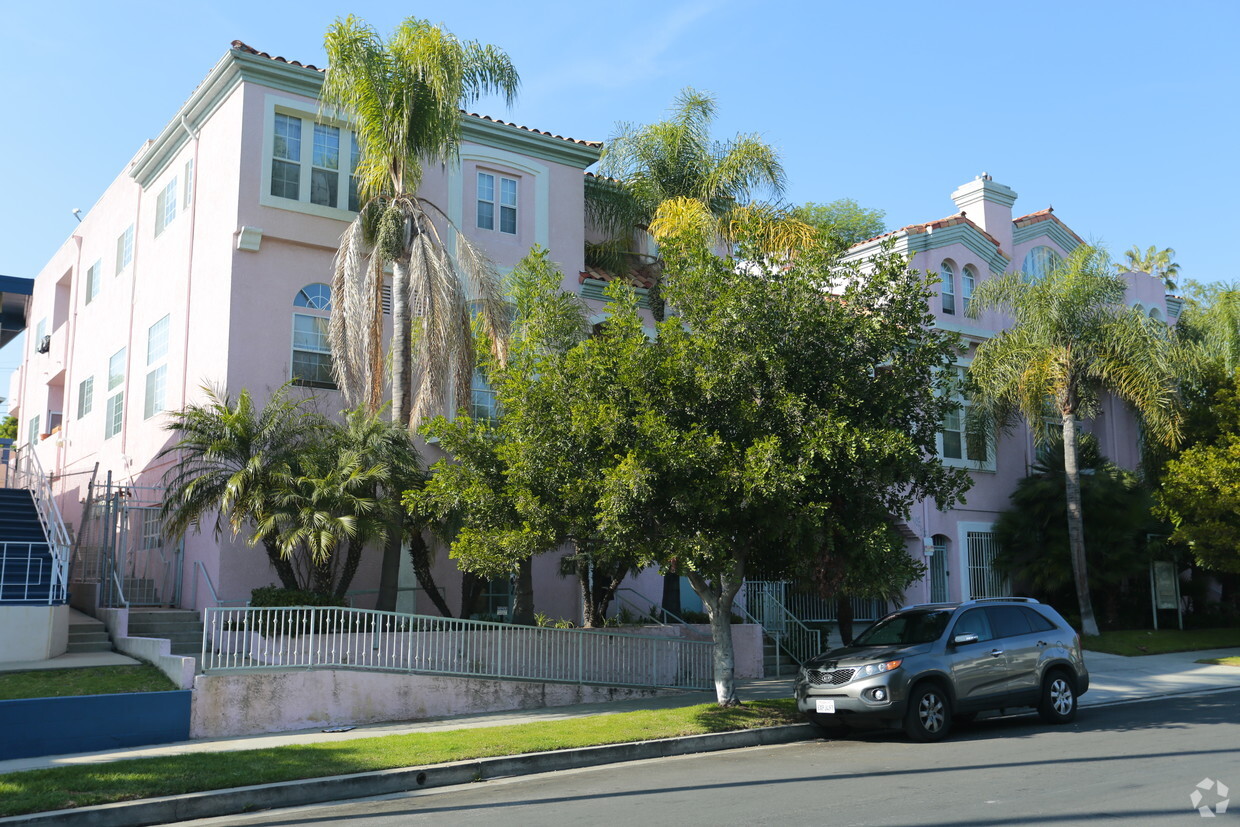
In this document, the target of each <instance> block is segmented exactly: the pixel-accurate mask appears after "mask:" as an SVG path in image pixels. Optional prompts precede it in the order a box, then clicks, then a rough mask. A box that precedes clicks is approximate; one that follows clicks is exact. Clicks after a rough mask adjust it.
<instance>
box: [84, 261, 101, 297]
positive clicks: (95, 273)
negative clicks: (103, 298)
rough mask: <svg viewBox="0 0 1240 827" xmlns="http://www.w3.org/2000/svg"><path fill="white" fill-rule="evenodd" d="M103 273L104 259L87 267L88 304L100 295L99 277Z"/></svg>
mask: <svg viewBox="0 0 1240 827" xmlns="http://www.w3.org/2000/svg"><path fill="white" fill-rule="evenodd" d="M102 275H103V260H102V259H100V260H99V261H96V262H95V263H94V264H92V265H91V266H90V267H87V268H86V302H85V303H86V304H90V303H91V302H92V301H94V300H95V296H98V295H99V277H100V276H102Z"/></svg>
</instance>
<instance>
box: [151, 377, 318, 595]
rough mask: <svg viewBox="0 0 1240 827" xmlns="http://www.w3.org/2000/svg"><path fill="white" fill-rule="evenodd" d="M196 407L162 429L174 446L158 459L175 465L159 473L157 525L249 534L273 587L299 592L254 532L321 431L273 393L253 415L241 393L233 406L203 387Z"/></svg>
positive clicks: (286, 564) (282, 392)
mask: <svg viewBox="0 0 1240 827" xmlns="http://www.w3.org/2000/svg"><path fill="white" fill-rule="evenodd" d="M203 391H204V392H205V394H206V397H207V399H206V402H205V403H204V404H201V405H200V404H191V405H188V406H186V407H185V408H184V409H183V410H180V411H173V412H172V413H171V414H170V421H169V423H168V425H167V428H168V430H170V431H172V432H173V433H174V434H175V436H176V438H177V442H176V443H175V444H173V445H172V446H171V447H169V448H167V449H165V450H164V451H162V452H161V453H160V457H165V456H174V457H175V458H176V462H175V464H174V465H172V466H171V467H170V468H169V469H168V471H167V472H166V473H165V474H164V478H163V487H164V492H165V493H164V502H163V507H162V511H163V519H164V523H165V526H166V528H167V530H168V531H169V532H170V533H171V534H172V535H173V536H182V535H184V534H185V533H186V532H187V531H189V530H190V529H193V530H195V531H197V530H199V529H200V528H201V526H202V524H203V523H209V524H210V525H211V527H212V529H213V531H214V533H215V536H216V537H217V538H218V537H219V536H220V535H221V534H222V533H223V531H224V529H225V527H227V528H228V529H229V530H230V532H231V534H232V535H233V536H234V537H235V536H237V535H238V534H239V533H240V532H241V531H242V530H243V529H247V528H248V529H251V530H252V531H255V533H253V534H252V538H251V544H254V543H261V544H262V546H263V549H264V550H265V551H266V552H267V559H268V561H269V562H270V563H271V567H272V568H273V569H275V572H276V574H277V576H279V578H280V582H281V584H283V586H284V587H285V588H288V589H304V588H307V587H308V585H309V584H308V583H305V582H303V581H302V580H299V579H298V573H297V570H296V569H295V568H294V565H293V562H292V561H291V560H290V559H289V558H288V557H286V556H285V555H284V554H283V553H282V549H281V548H280V544H279V542H278V541H277V540H276V538H275V536H274V535H273V534H272V533H270V532H265V533H263V532H257V531H256V530H257V528H258V527H259V526H260V525H263V524H264V523H265V522H267V521H268V520H269V519H270V518H271V516H272V514H273V513H274V512H275V511H276V509H277V505H276V501H275V500H276V494H277V491H278V488H279V482H278V480H279V479H281V478H282V477H283V476H284V475H286V474H288V473H290V472H291V470H292V469H293V468H295V467H296V465H297V455H298V453H299V452H300V451H302V450H303V449H304V448H305V447H306V446H307V445H311V444H313V443H314V441H315V440H316V439H319V438H321V437H322V435H323V434H324V433H325V432H326V431H327V423H326V422H325V421H324V420H323V419H322V418H321V417H319V416H318V415H316V414H314V413H312V412H311V411H310V410H309V409H308V407H307V406H306V403H305V400H300V399H292V398H290V397H289V395H288V386H287V385H286V386H284V387H281V388H280V389H278V390H277V391H276V392H275V393H274V394H272V396H271V398H270V399H269V400H268V402H267V404H266V405H265V406H263V407H262V408H261V409H259V408H258V407H257V406H256V405H255V403H254V399H253V397H252V396H251V395H250V392H249V391H248V390H245V389H242V391H241V393H240V394H238V396H237V398H236V399H235V400H234V399H233V398H232V397H231V396H230V395H229V394H228V393H227V392H225V391H223V390H220V389H216V388H209V387H208V388H203Z"/></svg>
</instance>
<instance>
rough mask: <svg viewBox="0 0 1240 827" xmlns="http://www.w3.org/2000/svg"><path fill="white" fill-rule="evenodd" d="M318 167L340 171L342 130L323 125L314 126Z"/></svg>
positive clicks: (315, 155) (315, 154)
mask: <svg viewBox="0 0 1240 827" xmlns="http://www.w3.org/2000/svg"><path fill="white" fill-rule="evenodd" d="M312 161H313V163H314V165H315V166H316V167H326V168H327V169H340V130H339V129H337V128H336V127H334V126H325V125H323V124H321V123H316V124H315V125H314V157H313V159H312Z"/></svg>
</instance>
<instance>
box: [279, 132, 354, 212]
mask: <svg viewBox="0 0 1240 827" xmlns="http://www.w3.org/2000/svg"><path fill="white" fill-rule="evenodd" d="M272 132H273V134H272V143H271V168H270V172H271V186H270V189H269V190H268V192H269V193H270V194H271V195H273V196H275V197H276V198H287V199H289V200H291V201H302V202H306V203H310V204H316V205H318V206H320V207H330V208H333V209H340V210H352V211H354V212H356V211H357V208H358V199H357V179H356V176H355V174H354V173H356V171H357V164H358V161H359V159H360V156H361V153H360V150H359V148H358V142H357V136H356V135H355V134H354V133H353V130H351V129H349V128H348V127H347V126H337V125H332V124H324V123H316V122H315V120H314V119H313V118H312V117H302V116H300V115H298V114H295V113H292V112H276V113H275V114H274V119H273V121H272ZM303 138H304V139H305V141H308V142H309V146H308V147H306V146H304V141H303ZM345 147H347V152H348V155H347V156H346V157H345V158H344V160H343V162H342V157H341V153H342V148H345ZM307 150H309V153H308V156H309V157H307ZM307 162H308V163H307ZM346 170H347V179H346V180H345V181H343V182H342V181H341V176H342V175H345V174H346V172H345V171H346ZM342 184H343V186H342Z"/></svg>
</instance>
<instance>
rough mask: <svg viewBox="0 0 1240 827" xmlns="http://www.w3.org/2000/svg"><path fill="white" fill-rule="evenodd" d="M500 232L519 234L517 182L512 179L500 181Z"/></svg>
mask: <svg viewBox="0 0 1240 827" xmlns="http://www.w3.org/2000/svg"><path fill="white" fill-rule="evenodd" d="M499 231H500V232H501V233H510V234H512V235H516V233H517V182H516V181H515V180H513V179H512V178H501V179H499Z"/></svg>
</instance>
